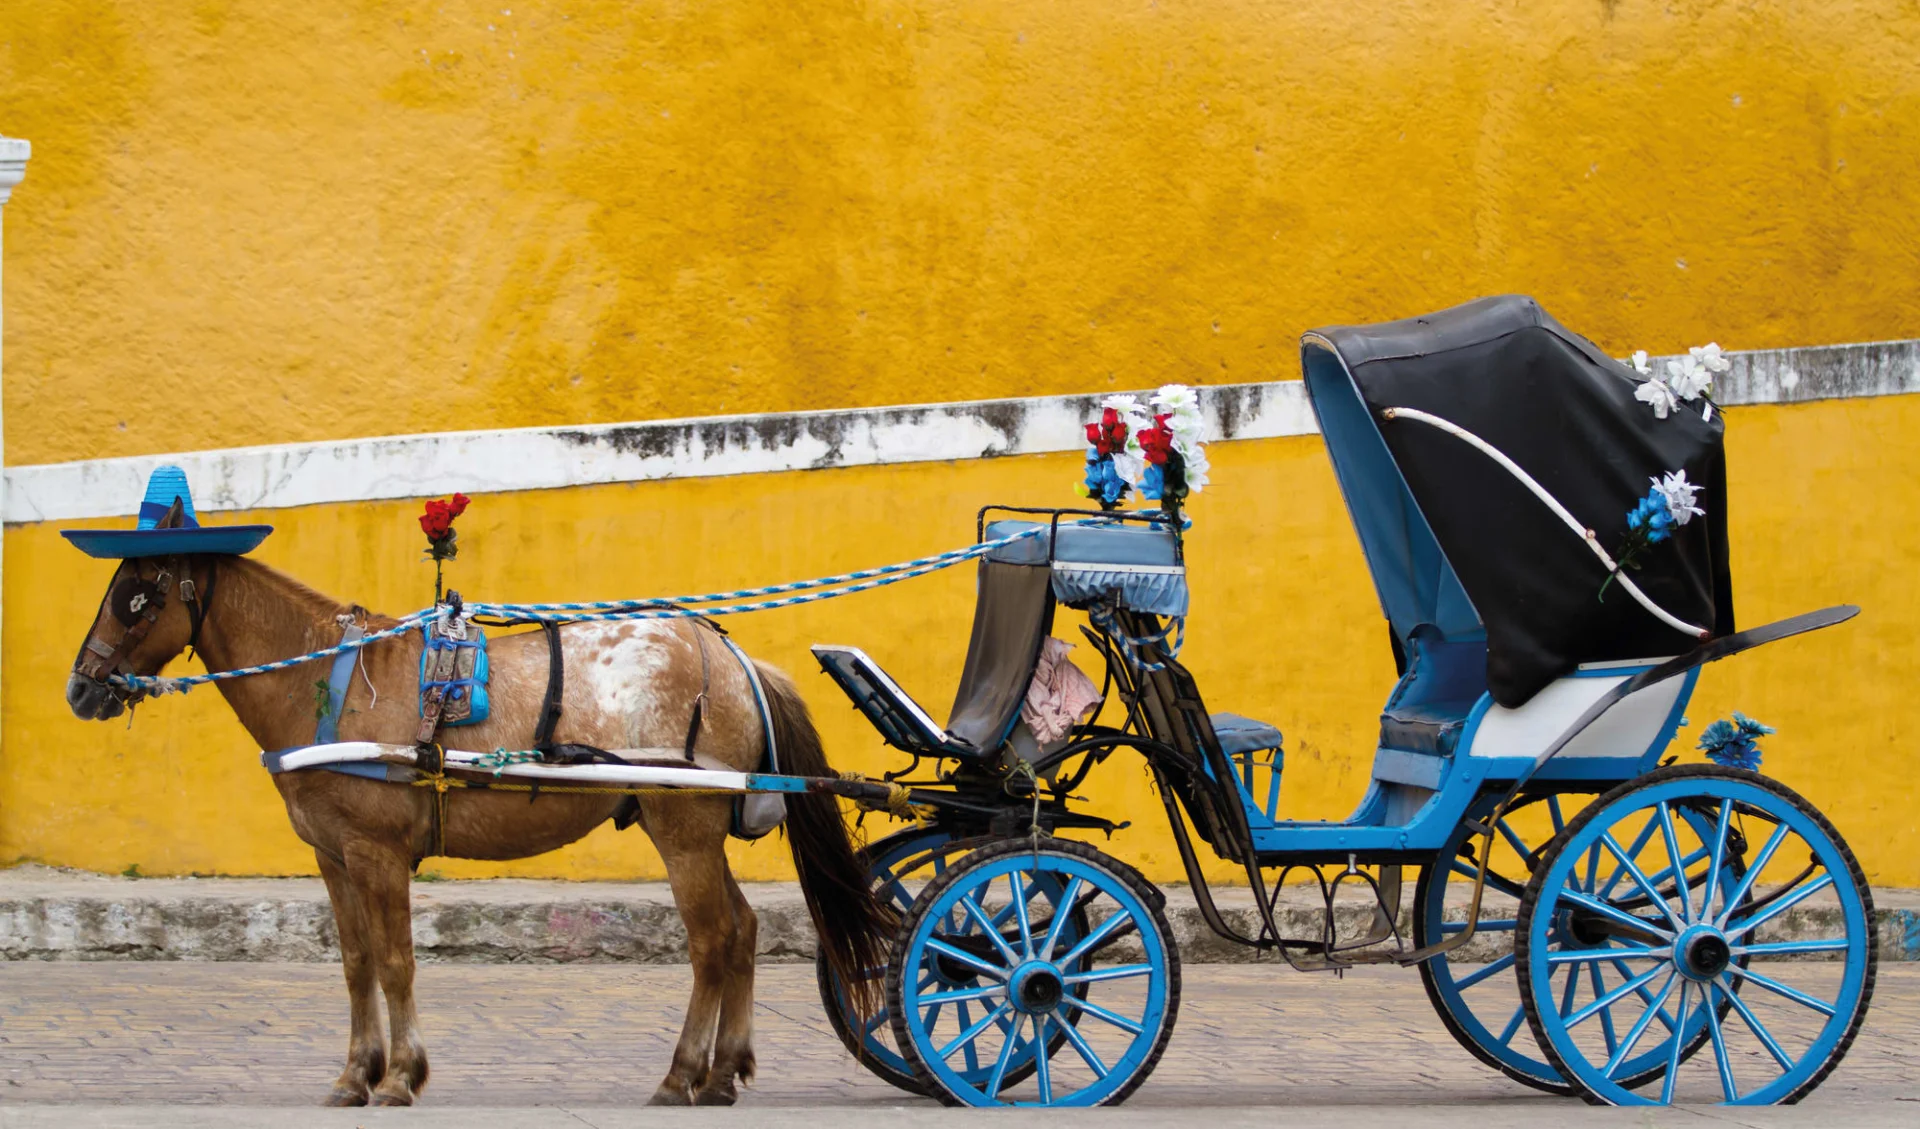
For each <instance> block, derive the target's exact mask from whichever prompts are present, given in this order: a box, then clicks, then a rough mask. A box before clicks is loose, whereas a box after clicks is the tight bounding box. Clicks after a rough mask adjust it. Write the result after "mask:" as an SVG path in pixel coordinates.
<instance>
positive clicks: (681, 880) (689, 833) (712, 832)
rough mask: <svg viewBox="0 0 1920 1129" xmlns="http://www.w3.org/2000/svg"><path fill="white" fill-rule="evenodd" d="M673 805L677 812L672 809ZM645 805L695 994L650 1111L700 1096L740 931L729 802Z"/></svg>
mask: <svg viewBox="0 0 1920 1129" xmlns="http://www.w3.org/2000/svg"><path fill="white" fill-rule="evenodd" d="M670 802H671V803H673V805H674V806H672V807H667V806H666V805H667V804H668V803H670ZM642 803H643V804H645V806H646V808H647V811H646V826H647V830H648V831H649V832H650V833H651V834H652V836H653V841H654V845H655V846H656V847H658V848H659V849H660V857H661V858H662V859H663V860H664V861H665V862H666V864H667V881H668V883H669V884H670V885H671V886H672V887H673V901H674V904H675V905H676V906H677V907H678V908H679V910H680V920H681V921H682V922H683V923H684V924H685V925H686V928H687V956H688V958H689V960H690V962H691V963H692V965H693V994H692V996H691V997H690V998H689V999H688V1000H687V1019H686V1022H685V1024H684V1025H683V1026H682V1027H681V1029H680V1042H679V1043H678V1044H677V1045H676V1046H675V1047H674V1049H673V1065H672V1066H671V1067H669V1068H668V1070H667V1076H666V1078H664V1079H663V1080H662V1081H661V1083H660V1088H659V1089H657V1090H655V1091H654V1093H653V1099H652V1101H651V1103H650V1104H653V1105H689V1104H691V1103H692V1102H693V1099H694V1091H696V1090H699V1089H701V1087H702V1086H704V1085H705V1084H706V1082H707V1080H708V1075H709V1069H708V1068H709V1065H710V1064H711V1061H712V1058H713V1044H714V1036H715V1033H716V1028H717V1027H718V1025H719V1018H720V1001H721V995H722V988H723V986H724V984H725V982H726V979H727V974H728V972H729V962H730V957H731V949H732V945H733V934H734V931H735V929H734V907H733V903H732V900H731V899H730V898H729V896H728V893H727V887H728V884H729V882H730V876H729V875H728V873H727V856H726V854H725V851H724V844H725V843H726V834H727V832H726V827H727V807H726V802H725V801H719V802H717V803H716V802H715V801H712V800H706V799H700V800H690V799H689V800H679V801H660V800H647V801H642ZM663 809H664V810H663ZM716 813H717V818H715V814H716Z"/></svg>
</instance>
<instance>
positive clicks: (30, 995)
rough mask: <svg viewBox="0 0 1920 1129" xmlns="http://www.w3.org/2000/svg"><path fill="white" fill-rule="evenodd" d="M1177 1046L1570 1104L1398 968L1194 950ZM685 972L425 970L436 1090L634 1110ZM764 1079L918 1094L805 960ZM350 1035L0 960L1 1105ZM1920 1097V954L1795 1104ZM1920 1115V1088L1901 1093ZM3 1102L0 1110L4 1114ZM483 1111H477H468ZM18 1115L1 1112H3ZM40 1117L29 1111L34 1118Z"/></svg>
mask: <svg viewBox="0 0 1920 1129" xmlns="http://www.w3.org/2000/svg"><path fill="white" fill-rule="evenodd" d="M1184 979H1185V985H1184V993H1183V995H1184V999H1183V1003H1182V1007H1181V1013H1180V1018H1179V1026H1178V1029H1177V1030H1176V1031H1175V1034H1174V1038H1173V1041H1172V1044H1171V1046H1170V1047H1169V1049H1168V1051H1167V1054H1166V1057H1165V1059H1164V1060H1163V1061H1162V1062H1161V1064H1160V1067H1159V1069H1158V1070H1157V1071H1156V1072H1155V1074H1154V1075H1153V1078H1152V1079H1151V1081H1149V1082H1148V1083H1147V1085H1146V1086H1145V1087H1143V1088H1142V1089H1141V1090H1140V1092H1139V1093H1138V1094H1137V1095H1135V1097H1134V1098H1133V1100H1132V1101H1131V1102H1130V1103H1129V1108H1135V1107H1158V1108H1160V1109H1163V1110H1167V1109H1171V1108H1192V1107H1196V1106H1210V1107H1261V1106H1264V1107H1276V1106H1284V1107H1299V1106H1322V1107H1325V1106H1362V1105H1379V1106H1383V1107H1384V1106H1391V1107H1408V1106H1413V1105H1434V1104H1446V1105H1459V1104H1463V1103H1495V1104H1498V1105H1504V1106H1508V1107H1514V1110H1515V1112H1519V1111H1520V1110H1521V1109H1524V1108H1531V1109H1533V1110H1534V1112H1535V1113H1537V1114H1539V1115H1541V1116H1549V1115H1555V1120H1556V1121H1557V1120H1560V1119H1561V1118H1560V1117H1558V1116H1557V1115H1556V1111H1567V1112H1570V1111H1571V1110H1574V1109H1578V1108H1580V1107H1579V1106H1578V1104H1577V1103H1570V1102H1569V1101H1567V1100H1566V1099H1560V1098H1554V1097H1550V1096H1546V1095H1541V1094H1538V1093H1536V1092H1534V1091H1532V1090H1528V1089H1526V1088H1524V1087H1522V1086H1520V1085H1518V1084H1516V1083H1513V1082H1509V1081H1507V1080H1506V1079H1505V1078H1503V1077H1501V1076H1499V1075H1498V1074H1495V1073H1494V1072H1493V1071H1491V1070H1488V1069H1487V1068H1485V1067H1483V1066H1481V1065H1480V1064H1479V1063H1478V1062H1476V1061H1475V1060H1473V1059H1472V1058H1471V1057H1469V1056H1468V1055H1467V1053H1466V1052H1465V1051H1464V1050H1462V1049H1460V1048H1459V1047H1458V1046H1457V1045H1456V1044H1455V1043H1454V1042H1453V1040H1452V1039H1451V1037H1450V1036H1448V1034H1447V1033H1446V1031H1445V1030H1444V1029H1443V1028H1442V1026H1441V1024H1440V1022H1439V1020H1438V1019H1437V1018H1436V1017H1435V1016H1434V1014H1433V1011H1432V1009H1431V1007H1430V1006H1429V1005H1428V1003H1427V999H1426V996H1425V994H1424V992H1423V991H1422V990H1421V987H1420V981H1419V977H1418V975H1417V974H1416V973H1414V972H1411V971H1406V972H1402V971H1398V970H1384V969H1362V970H1357V971H1356V972H1354V973H1350V974H1348V976H1347V977H1346V978H1345V979H1344V980H1336V979H1333V978H1331V977H1328V976H1309V975H1301V974H1294V973H1290V972H1287V971H1285V970H1283V969H1279V968H1272V967H1250V966H1245V965H1192V966H1189V967H1188V968H1187V969H1186V970H1185V977H1184ZM688 983H689V976H688V974H687V972H686V970H685V969H684V968H674V967H660V966H645V967H622V966H614V965H521V966H511V965H508V966H502V965H484V966H475V965H466V966H448V965H438V966H426V967H423V968H422V969H421V971H420V986H419V996H420V1000H421V1009H422V1015H423V1018H424V1023H425V1030H426V1035H427V1039H428V1045H429V1048H430V1051H431V1055H432V1062H433V1081H432V1084H431V1085H430V1086H429V1087H428V1089H427V1090H426V1093H425V1096H424V1102H423V1104H424V1105H426V1106H429V1107H432V1106H439V1107H448V1106H462V1107H493V1108H495V1109H499V1108H502V1107H529V1106H536V1105H544V1106H567V1107H621V1106H626V1107H631V1106H635V1105H638V1104H639V1103H640V1102H642V1101H644V1100H645V1098H646V1097H647V1096H648V1095H649V1094H650V1093H651V1092H652V1090H653V1087H654V1085H655V1083H657V1082H658V1081H659V1078H660V1076H661V1075H662V1074H663V1073H664V1072H665V1070H666V1066H667V1061H668V1056H669V1054H670V1051H671V1047H672V1043H673V1040H674V1038H675V1037H676V1035H677V1033H678V1030H679V1023H680V1009H681V1007H682V1006H683V1005H684V1003H685V1000H686V992H687V987H688ZM756 1045H757V1049H758V1052H759V1059H760V1078H759V1081H758V1083H757V1085H756V1086H755V1087H754V1089H752V1090H751V1091H749V1092H748V1093H747V1095H746V1096H745V1097H744V1098H743V1099H742V1107H750V1106H758V1107H762V1108H766V1107H784V1108H788V1109H795V1110H796V1111H797V1107H820V1106H828V1105H831V1106H837V1107H849V1106H851V1107H862V1106H864V1107H869V1108H870V1109H872V1110H873V1112H875V1113H878V1112H880V1107H886V1106H898V1105H901V1104H903V1103H904V1104H907V1105H910V1106H912V1105H922V1104H929V1103H925V1102H923V1101H922V1100H921V1099H915V1098H911V1097H908V1096H906V1095H903V1094H902V1093H900V1092H899V1091H897V1090H895V1089H893V1088H892V1087H890V1086H887V1085H886V1084H885V1083H882V1082H880V1081H878V1080H877V1079H875V1078H873V1077H872V1076H870V1075H869V1074H867V1072H866V1071H865V1070H864V1069H862V1068H861V1067H860V1066H859V1065H858V1064H857V1063H856V1062H854V1060H853V1059H852V1058H851V1057H850V1056H848V1055H847V1054H846V1052H845V1051H843V1050H842V1049H841V1047H840V1044H839V1042H838V1040H836V1039H835V1037H834V1035H833V1033H832V1031H831V1030H830V1029H829V1027H828V1025H827V1022H826V1018H825V1016H824V1014H823V1013H822V1011H821V1008H820V1004H819V1001H818V999H817V997H816V995H815V992H814V986H813V975H812V970H811V968H807V967H804V966H799V967H796V966H793V965H784V966H773V967H765V968H762V969H761V970H760V978H759V1014H758V1017H757V1019H756ZM345 1047H346V1007H345V992H344V989H343V987H342V985H341V983H340V975H339V971H338V969H337V968H335V967H332V966H327V965H313V964H278V965H275V964H251V963H250V964H200V963H151V962H139V963H135V962H127V963H119V962H114V963H44V962H12V963H6V964H0V1107H6V1106H11V1107H16V1110H15V1112H16V1113H17V1112H19V1111H18V1109H17V1107H19V1106H21V1105H24V1104H28V1103H32V1104H41V1103H85V1104H95V1103H111V1104H131V1103H139V1104H173V1103H224V1104H233V1105H246V1106H310V1105H311V1104H312V1103H314V1102H315V1101H317V1100H318V1098H319V1097H320V1096H321V1095H322V1094H323V1093H324V1092H325V1091H326V1089H327V1086H328V1084H329V1083H330V1082H331V1080H332V1078H333V1076H334V1074H335V1073H336V1072H337V1071H338V1069H339V1067H340V1064H341V1060H342V1057H343V1056H344V1053H345ZM1915 1099H1920V968H1915V967H1912V966H1885V965H1883V966H1882V968H1881V972H1880V982H1879V990H1878V992H1877V994H1876V997H1875V1002H1874V1007H1873V1011H1872V1013H1871V1014H1870V1016H1869V1018H1868V1020H1867V1024H1866V1027H1865V1029H1864V1030H1863V1032H1862V1034H1861V1036H1860V1038H1859V1040H1858V1042H1857V1043H1856V1044H1855V1045H1854V1047H1853V1050H1852V1052H1851V1053H1850V1054H1849V1055H1848V1057H1847V1059H1846V1062H1845V1063H1844V1065H1842V1066H1841V1068H1840V1069H1839V1070H1838V1071H1837V1072H1836V1073H1835V1075H1834V1076H1833V1077H1832V1078H1830V1079H1829V1080H1828V1081H1827V1083H1826V1084H1825V1085H1824V1086H1823V1087H1822V1088H1821V1089H1820V1090H1819V1091H1818V1092H1817V1093H1815V1094H1814V1095H1813V1096H1812V1097H1811V1098H1810V1099H1808V1105H1807V1107H1806V1108H1811V1107H1841V1106H1849V1105H1860V1106H1862V1107H1863V1108H1864V1107H1865V1106H1869V1105H1877V1106H1879V1107H1880V1108H1881V1109H1883V1110H1884V1109H1887V1108H1897V1109H1900V1110H1902V1111H1904V1110H1905V1109H1906V1108H1909V1107H1904V1106H1903V1107H1889V1106H1888V1105H1887V1104H1886V1103H1890V1102H1894V1101H1902V1100H1904V1101H1913V1100H1915ZM1910 1108H1911V1109H1912V1112H1913V1120H1912V1122H1910V1123H1911V1124H1920V1104H1916V1105H1913V1106H1912V1107H1910ZM4 1112H5V1110H4V1109H0V1113H4ZM476 1112H477V1111H476ZM4 1123H22V1122H19V1120H18V1118H17V1117H0V1124H4ZM36 1124H37V1122H36Z"/></svg>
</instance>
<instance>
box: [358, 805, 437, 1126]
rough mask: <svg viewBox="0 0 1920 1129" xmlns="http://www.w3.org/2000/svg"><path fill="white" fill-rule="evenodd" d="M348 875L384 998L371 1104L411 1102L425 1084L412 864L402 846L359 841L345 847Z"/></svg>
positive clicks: (424, 1046)
mask: <svg viewBox="0 0 1920 1129" xmlns="http://www.w3.org/2000/svg"><path fill="white" fill-rule="evenodd" d="M346 857H347V879H348V881H349V882H350V883H351V884H352V886H353V891H354V894H355V895H356V896H357V897H358V898H359V899H360V901H361V904H362V905H364V906H365V907H366V916H367V934H368V938H369V940H370V941H371V942H372V950H373V951H372V957H373V965H374V969H375V971H376V972H377V973H378V974H379V977H380V988H381V991H383V992H384V993H385V994H386V997H387V1022H388V1027H389V1031H388V1046H389V1048H390V1057H389V1060H388V1062H387V1072H386V1076H385V1077H383V1078H382V1079H381V1080H380V1084H379V1085H377V1086H375V1087H374V1088H373V1104H374V1105H412V1104H413V1099H414V1096H415V1095H416V1094H418V1093H419V1092H420V1090H421V1088H422V1087H424V1086H425V1085H426V1084H427V1048H426V1044H425V1043H423V1042H422V1041H421V1039H420V1029H419V1018H418V1016H417V1015H416V1013H415V1011H414V1006H413V910H412V907H411V906H410V905H409V904H408V900H409V899H408V894H409V883H410V882H411V879H412V870H413V868H412V866H411V865H410V863H409V860H408V858H407V856H406V855H405V853H403V851H402V850H400V849H398V848H395V847H392V846H389V845H386V844H382V843H372V842H367V841H364V840H362V841H360V842H355V843H351V844H349V845H348V846H347V849H346Z"/></svg>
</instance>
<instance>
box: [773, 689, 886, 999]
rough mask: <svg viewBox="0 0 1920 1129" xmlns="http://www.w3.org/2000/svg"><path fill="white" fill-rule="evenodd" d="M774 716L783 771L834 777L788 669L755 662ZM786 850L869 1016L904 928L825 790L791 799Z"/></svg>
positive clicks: (841, 972) (824, 939) (835, 962)
mask: <svg viewBox="0 0 1920 1129" xmlns="http://www.w3.org/2000/svg"><path fill="white" fill-rule="evenodd" d="M754 665H755V666H756V667H758V668H759V670H760V682H761V685H762V686H763V687H764V688H765V690H766V694H767V706H768V709H769V711H770V712H771V713H772V715H773V734H774V739H775V741H777V742H778V744H779V749H780V771H781V772H783V773H788V774H790V775H794V776H832V775H834V772H833V769H832V768H830V767H828V765H827V755H826V752H825V750H824V749H822V748H821V746H820V734H819V732H818V731H817V730H815V729H814V727H813V718H812V716H811V715H809V714H808V712H807V703H806V702H805V701H804V700H803V699H802V698H801V697H800V691H799V689H798V688H797V687H796V686H794V684H793V680H792V679H791V678H788V677H787V675H786V673H785V672H784V671H781V670H780V669H778V668H777V667H772V666H768V665H767V664H766V663H762V662H755V663H754ZM787 844H788V846H790V847H791V848H792V849H793V865H794V869H796V870H798V871H799V872H800V889H801V891H802V892H803V893H804V894H805V895H806V899H807V912H808V913H809V914H811V915H812V916H813V927H814V930H815V931H816V932H817V933H818V934H819V936H820V946H821V948H822V949H823V950H824V951H825V952H826V954H827V964H828V966H829V967H831V968H832V969H833V972H834V974H835V975H836V976H837V977H838V978H839V980H840V983H841V984H843V985H846V987H847V991H848V993H849V996H850V997H851V1002H852V1004H853V1006H854V1010H856V1011H857V1012H859V1013H860V1014H862V1015H872V1014H874V1013H875V1012H877V1011H879V1009H880V1007H881V1006H882V1005H881V988H880V983H881V981H880V978H879V972H878V970H879V969H882V968H885V967H886V964H887V960H888V958H889V957H890V956H891V953H892V948H893V936H894V931H895V930H896V929H897V928H898V927H899V923H898V921H897V920H896V919H895V917H894V914H893V911H892V910H891V909H890V908H888V907H887V906H886V905H884V904H882V903H881V901H880V900H879V899H878V898H877V897H875V896H874V892H873V887H872V884H871V881H870V879H869V877H868V874H867V870H866V868H865V867H864V866H862V865H861V864H860V861H859V860H858V859H857V858H855V857H854V851H853V840H852V839H851V838H850V837H849V836H848V834H847V824H846V820H845V819H844V818H843V817H842V816H841V814H840V804H839V801H837V800H836V799H834V797H832V796H830V795H827V794H825V793H820V792H801V793H789V794H788V795H787Z"/></svg>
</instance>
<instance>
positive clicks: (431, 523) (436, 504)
mask: <svg viewBox="0 0 1920 1129" xmlns="http://www.w3.org/2000/svg"><path fill="white" fill-rule="evenodd" d="M453 516H454V509H453V507H451V506H449V505H448V504H447V503H445V502H443V501H441V500H440V499H438V498H435V499H434V500H432V501H430V502H428V503H427V512H425V513H423V514H421V515H420V530H421V532H423V533H425V534H426V535H427V540H429V541H439V540H442V539H443V538H445V537H446V535H447V534H448V533H450V532H452V531H453Z"/></svg>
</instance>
